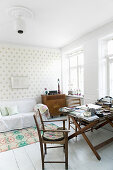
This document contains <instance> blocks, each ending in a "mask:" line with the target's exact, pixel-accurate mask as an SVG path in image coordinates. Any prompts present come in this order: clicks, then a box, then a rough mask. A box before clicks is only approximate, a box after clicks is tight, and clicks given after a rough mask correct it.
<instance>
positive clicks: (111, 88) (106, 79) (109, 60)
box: [99, 39, 113, 97]
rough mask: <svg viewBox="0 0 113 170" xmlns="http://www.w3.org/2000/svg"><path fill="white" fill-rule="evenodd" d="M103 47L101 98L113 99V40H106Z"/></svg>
mask: <svg viewBox="0 0 113 170" xmlns="http://www.w3.org/2000/svg"><path fill="white" fill-rule="evenodd" d="M103 44H104V45H102V59H101V62H100V64H101V65H100V66H101V69H100V72H101V74H100V84H101V86H100V91H99V93H100V94H99V96H100V97H104V96H105V95H109V96H111V97H113V40H111V39H110V40H104V43H103Z"/></svg>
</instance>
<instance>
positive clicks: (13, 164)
mask: <svg viewBox="0 0 113 170" xmlns="http://www.w3.org/2000/svg"><path fill="white" fill-rule="evenodd" d="M87 136H88V138H89V139H90V140H91V141H92V143H93V144H94V145H96V144H98V143H100V142H102V141H103V140H106V139H108V138H110V137H112V136H113V132H112V131H108V130H105V129H100V130H98V131H95V133H94V134H93V133H91V132H88V133H87ZM98 153H99V154H100V156H101V161H98V160H97V158H96V157H95V155H94V154H93V153H92V151H91V149H90V148H89V147H88V145H87V144H86V142H85V140H84V139H83V137H82V136H81V135H80V136H79V137H78V138H77V141H76V139H72V140H70V141H69V170H113V142H112V143H111V144H109V145H106V146H105V147H103V148H102V149H100V150H98ZM46 158H47V160H50V159H52V160H56V159H57V160H63V158H64V153H63V149H62V148H59V149H58V148H57V149H49V150H48V154H47V156H46ZM63 169H65V166H64V164H45V170H63ZM0 170H41V158H40V148H39V143H35V144H31V145H28V146H25V147H21V148H18V149H14V150H10V151H6V152H2V153H0Z"/></svg>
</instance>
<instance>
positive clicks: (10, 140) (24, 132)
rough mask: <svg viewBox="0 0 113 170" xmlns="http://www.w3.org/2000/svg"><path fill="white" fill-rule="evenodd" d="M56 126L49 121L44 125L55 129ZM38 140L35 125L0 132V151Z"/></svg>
mask: <svg viewBox="0 0 113 170" xmlns="http://www.w3.org/2000/svg"><path fill="white" fill-rule="evenodd" d="M57 127H58V126H56V125H55V124H53V123H51V124H48V125H47V126H46V129H49V130H51V129H57ZM38 141H39V139H38V133H37V129H36V127H30V128H25V129H20V130H12V131H9V132H4V133H0V152H4V151H8V150H12V149H16V148H19V147H23V146H26V145H29V144H32V143H36V142H38Z"/></svg>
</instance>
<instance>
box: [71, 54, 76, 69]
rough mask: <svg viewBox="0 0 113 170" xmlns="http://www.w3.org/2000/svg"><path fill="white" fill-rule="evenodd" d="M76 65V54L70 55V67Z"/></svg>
mask: <svg viewBox="0 0 113 170" xmlns="http://www.w3.org/2000/svg"><path fill="white" fill-rule="evenodd" d="M75 66H77V56H72V57H70V67H75Z"/></svg>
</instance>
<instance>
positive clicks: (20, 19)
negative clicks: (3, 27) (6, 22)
mask: <svg viewBox="0 0 113 170" xmlns="http://www.w3.org/2000/svg"><path fill="white" fill-rule="evenodd" d="M8 13H9V15H10V16H11V17H12V18H13V19H14V27H15V30H16V32H17V33H18V34H23V33H24V31H25V20H26V19H30V18H33V12H32V11H31V10H29V9H27V8H25V7H20V6H19V7H17V6H16V7H12V8H10V9H9V10H8Z"/></svg>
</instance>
